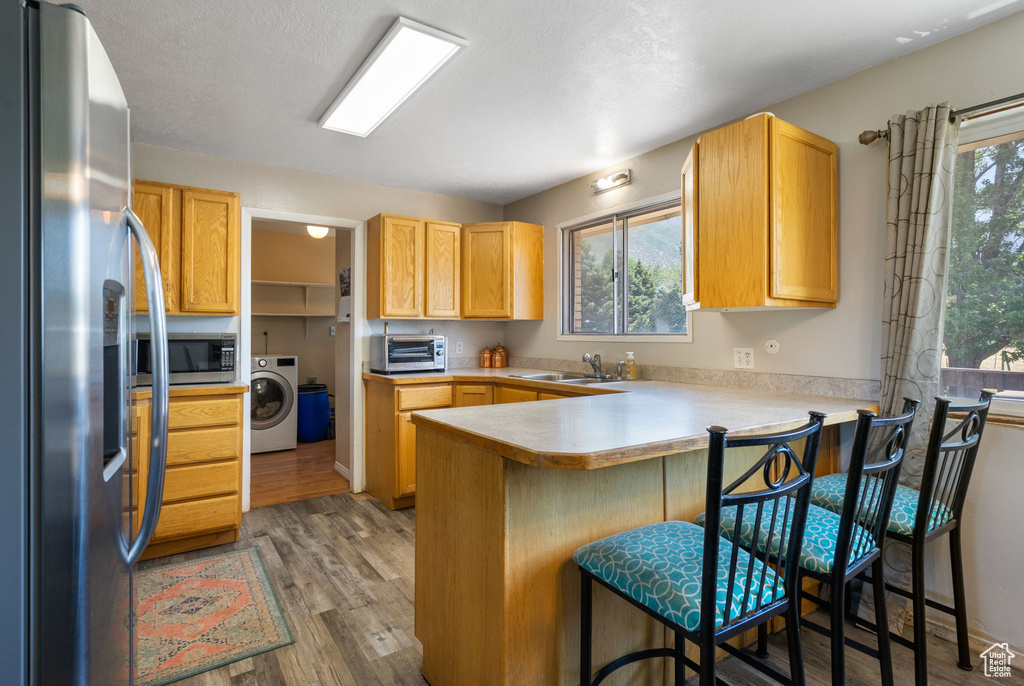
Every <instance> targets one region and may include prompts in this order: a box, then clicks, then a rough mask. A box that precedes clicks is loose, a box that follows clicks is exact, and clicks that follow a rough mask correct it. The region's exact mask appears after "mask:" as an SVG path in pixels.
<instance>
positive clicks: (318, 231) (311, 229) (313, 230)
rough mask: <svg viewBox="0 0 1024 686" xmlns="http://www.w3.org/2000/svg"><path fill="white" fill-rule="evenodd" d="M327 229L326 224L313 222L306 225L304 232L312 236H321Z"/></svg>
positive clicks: (324, 234)
mask: <svg viewBox="0 0 1024 686" xmlns="http://www.w3.org/2000/svg"><path fill="white" fill-rule="evenodd" d="M329 230H330V229H328V228H327V227H326V226H315V225H313V224H307V225H306V233H308V234H309V235H310V236H312V237H313V238H323V237H324V236H326V235H327V232H328V231H329Z"/></svg>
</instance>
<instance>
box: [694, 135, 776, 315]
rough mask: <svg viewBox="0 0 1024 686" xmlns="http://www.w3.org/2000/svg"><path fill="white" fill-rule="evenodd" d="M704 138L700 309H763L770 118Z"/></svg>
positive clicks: (701, 151) (701, 156) (699, 240)
mask: <svg viewBox="0 0 1024 686" xmlns="http://www.w3.org/2000/svg"><path fill="white" fill-rule="evenodd" d="M770 118H771V117H770V116H769V115H759V116H757V117H751V118H750V119H744V120H743V121H739V122H736V123H734V124H730V125H728V126H725V127H722V128H720V129H715V130H714V131H709V132H708V133H705V134H703V135H702V136H701V137H700V147H699V149H698V151H697V152H698V157H699V162H698V164H699V165H700V187H699V188H698V193H699V200H698V207H697V213H698V219H697V226H698V227H699V233H698V234H697V258H698V260H699V261H700V267H699V268H698V272H697V277H698V278H699V283H698V284H697V289H698V294H699V296H700V304H701V307H702V308H719V307H763V306H764V305H765V299H766V297H767V295H768V283H767V281H768V264H767V263H768V204H769V197H768V184H767V183H766V180H767V174H768V119H770Z"/></svg>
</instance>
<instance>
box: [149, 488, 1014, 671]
mask: <svg viewBox="0 0 1024 686" xmlns="http://www.w3.org/2000/svg"><path fill="white" fill-rule="evenodd" d="M414 526H415V524H414V515H413V510H412V509H411V508H410V509H406V510H398V511H395V512H392V511H390V510H388V509H387V508H385V507H384V506H383V505H381V504H380V503H378V502H377V501H376V500H374V499H373V498H372V497H370V496H368V495H365V494H359V495H352V494H345V495H335V496H330V497H323V498H315V499H312V500H304V501H299V502H292V503H285V504H281V505H274V506H271V507H262V508H260V509H257V510H252V511H250V512H248V513H246V514H245V515H243V517H242V539H241V541H239V542H238V543H232V544H229V545H225V546H219V547H217V548H208V549H206V550H199V551H193V552H189V553H183V554H180V555H175V556H173V557H167V558H161V559H157V560H149V561H146V562H143V563H140V566H141V567H143V568H145V567H148V566H155V565H160V564H165V563H169V562H178V561H184V560H190V559H194V558H196V557H202V556H204V555H210V554H214V553H218V552H224V551H227V550H232V549H236V548H244V547H248V546H256V547H257V548H259V551H260V554H261V555H262V557H263V561H264V564H265V565H266V567H267V573H268V575H269V577H270V581H271V583H273V585H274V588H275V590H276V592H277V595H278V598H279V599H280V602H281V606H282V608H283V609H284V612H285V615H286V616H287V618H288V623H289V626H290V627H291V629H292V633H293V635H294V636H295V643H294V644H293V645H290V646H285V647H284V648H278V649H277V650H273V651H271V652H268V653H263V654H261V655H255V656H253V657H251V658H247V659H245V660H241V661H240V662H236V663H233V664H231V665H227V666H225V667H221V668H219V669H215V670H212V671H209V672H205V673H203V674H199V675H197V676H194V677H191V678H189V679H185V680H183V681H179V682H177V683H176V684H175V686H336V685H337V686H341V685H344V686H351V685H358V686H378V685H379V686H391V685H397V686H405V685H412V686H423V684H425V683H426V682H425V681H424V680H423V678H422V676H421V675H420V666H421V662H422V656H421V647H420V644H419V642H418V641H417V640H416V638H415V636H414V634H413V564H414V556H413V552H414ZM822 619H823V618H822V617H819V620H822ZM824 621H827V618H824ZM850 634H851V636H852V637H855V638H858V639H859V640H861V641H863V642H865V643H869V644H870V643H872V642H873V637H872V636H870V635H868V634H866V633H865V632H861V631H859V630H856V629H852V628H851V629H850ZM803 644H804V653H805V663H806V665H807V677H808V683H810V684H829V683H830V675H829V674H830V673H829V647H828V642H827V640H826V639H825V638H824V637H822V636H820V635H818V634H816V633H814V632H812V631H804V632H803ZM928 649H929V658H930V669H929V674H930V686H965V685H966V686H974V685H976V686H982V685H983V684H989V685H990V684H992V683H993V682H995V681H997V680H993V679H988V678H986V677H985V676H984V675H983V674H982V671H981V668H980V661H979V660H978V659H977V653H975V663H976V664H977V665H979V666H978V668H977V669H975V670H974V671H973V672H964V671H961V670H960V669H958V668H957V667H956V649H955V647H954V646H953V645H952V644H950V643H947V642H945V641H942V640H940V639H938V638H932V639H931V640H930V641H929V648H928ZM770 651H771V656H772V660H773V661H775V663H776V665H777V666H780V667H783V669H785V665H786V645H785V638H784V634H776V635H773V636H772V638H771V642H770ZM893 654H894V660H893V667H894V670H895V676H896V680H895V681H896V686H903V685H905V684H913V674H914V672H913V670H914V666H913V655H912V654H911V653H910V651H908V650H906V649H904V648H900V647H898V646H894V647H893ZM847 655H848V663H847V664H848V667H847V669H848V672H847V673H848V679H847V683H848V685H849V686H876V685H877V684H878V683H879V676H878V663H877V662H876V661H874V660H872V659H871V658H868V657H866V656H864V655H861V654H860V653H857V652H856V651H852V650H851V651H848V653H847ZM1013 669H1014V673H1013V677H1012V678H1010V679H999V680H998V683H1000V684H1002V685H1003V686H1006V685H1009V684H1013V685H1014V686H1021V684H1024V664H1022V665H1020V666H1017V665H1014V667H1013ZM719 676H720V677H721V678H722V679H723V680H725V681H727V682H728V683H729V684H734V685H735V686H748V685H753V684H759V685H760V684H769V683H772V682H770V681H768V680H767V679H765V678H763V677H761V676H760V675H756V674H755V673H753V672H751V671H750V670H749V668H747V667H746V665H744V664H742V663H740V662H738V661H737V660H734V659H727V660H725V661H723V662H722V663H720V668H719ZM608 683H609V684H612V683H615V684H617V683H619V682H616V681H615V680H614V678H612V679H609V682H608ZM687 683H688V684H691V685H692V684H695V683H696V679H691V680H690V681H688V682H687ZM481 686H485V685H481Z"/></svg>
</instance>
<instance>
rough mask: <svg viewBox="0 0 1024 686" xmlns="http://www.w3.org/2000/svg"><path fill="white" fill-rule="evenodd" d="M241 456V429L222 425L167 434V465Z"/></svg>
mask: <svg viewBox="0 0 1024 686" xmlns="http://www.w3.org/2000/svg"><path fill="white" fill-rule="evenodd" d="M241 456H242V429H241V427H239V426H224V427H220V428H216V429H191V430H188V431H175V432H174V433H172V434H168V435H167V466H168V467H173V466H177V465H183V464H193V463H196V462H211V461H213V460H227V459H230V458H236V457H241Z"/></svg>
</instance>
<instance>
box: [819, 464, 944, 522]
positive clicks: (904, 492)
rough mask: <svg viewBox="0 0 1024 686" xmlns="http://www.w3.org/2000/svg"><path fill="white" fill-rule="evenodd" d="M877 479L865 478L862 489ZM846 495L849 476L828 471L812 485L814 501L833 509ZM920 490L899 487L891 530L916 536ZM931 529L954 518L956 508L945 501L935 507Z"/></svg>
mask: <svg viewBox="0 0 1024 686" xmlns="http://www.w3.org/2000/svg"><path fill="white" fill-rule="evenodd" d="M873 482H874V477H871V476H869V477H865V478H864V482H863V483H862V484H861V492H862V493H863V491H864V489H865V488H867V487H868V485H869V484H871V483H873ZM845 495H846V475H845V474H829V475H828V476H823V477H820V478H817V479H815V480H814V483H813V484H812V485H811V502H812V503H814V504H815V505H817V506H819V507H824V508H825V509H827V510H832V511H833V512H842V509H843V497H844V496H845ZM920 497H921V492H920V491H917V490H915V489H913V488H909V487H907V486H897V487H896V497H895V498H894V499H893V501H892V514H891V515H889V527H888V529H889V531H891V532H893V533H894V534H902V535H904V536H913V535H914V522H915V521H916V519H917V503H918V500H919V499H920ZM934 510H935V511H934V512H933V513H932V516H931V521H929V522H928V530H929V531H931V530H932V529H934V528H936V527H939V526H942V525H943V524H945V523H946V522H948V521H949V520H950V519H952V518H953V511H952V510H951V509H950V508H949V507H948V506H946V505H944V504H941V503H940V504H939V506H938V507H936V508H934Z"/></svg>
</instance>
